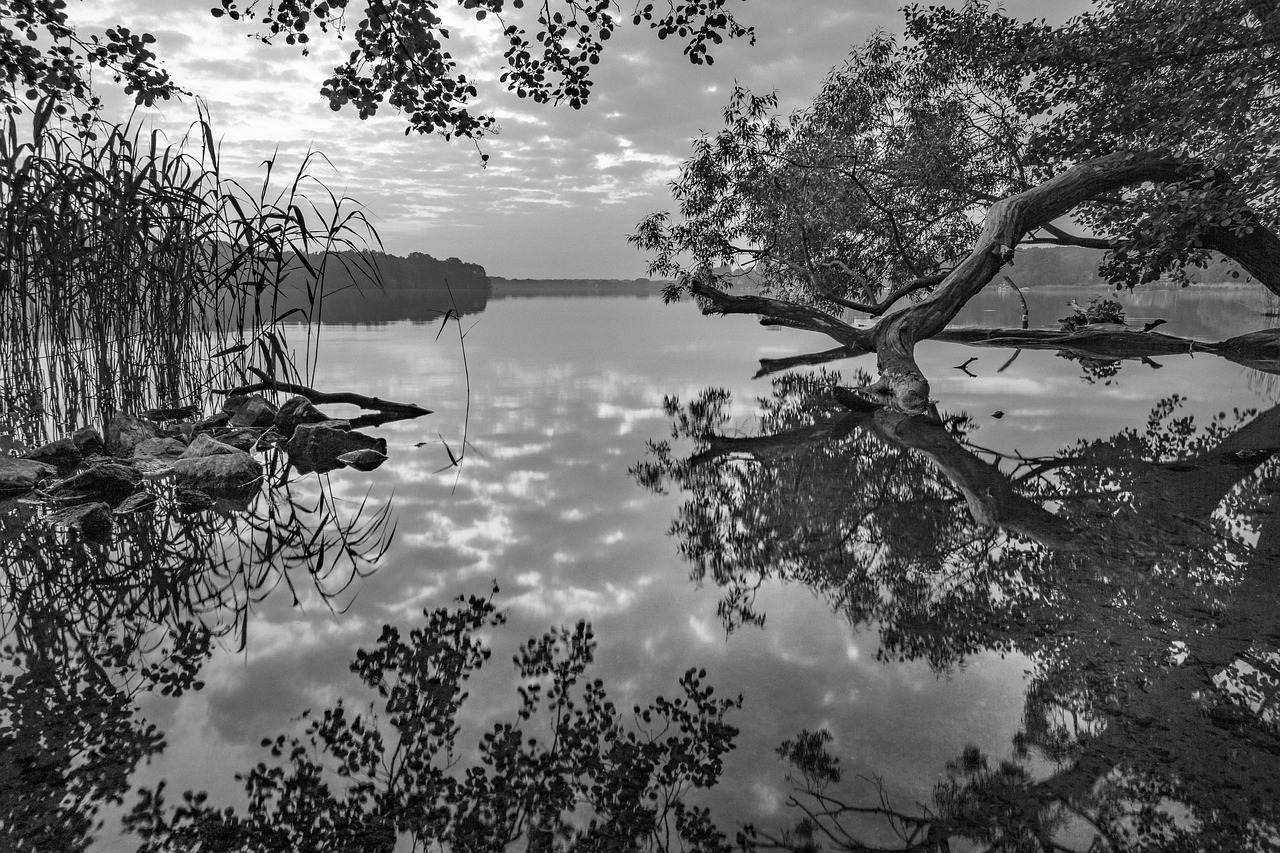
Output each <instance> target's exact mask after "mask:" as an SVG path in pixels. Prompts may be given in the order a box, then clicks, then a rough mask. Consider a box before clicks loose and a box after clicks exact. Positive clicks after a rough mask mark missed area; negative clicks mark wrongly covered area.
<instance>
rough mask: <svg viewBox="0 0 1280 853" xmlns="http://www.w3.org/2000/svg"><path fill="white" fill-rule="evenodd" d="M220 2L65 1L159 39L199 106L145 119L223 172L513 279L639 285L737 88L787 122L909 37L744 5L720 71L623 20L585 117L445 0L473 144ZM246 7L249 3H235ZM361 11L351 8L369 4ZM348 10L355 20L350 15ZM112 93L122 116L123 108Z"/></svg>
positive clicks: (856, 11)
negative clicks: (278, 183) (650, 221)
mask: <svg viewBox="0 0 1280 853" xmlns="http://www.w3.org/2000/svg"><path fill="white" fill-rule="evenodd" d="M211 5H213V3H212V2H211V0H194V2H185V3H184V2H173V0H94V2H92V3H89V4H84V6H82V7H78V8H77V7H73V8H72V10H71V12H72V14H73V15H74V16H75V18H74V20H75V21H76V22H77V23H78V24H79V25H80V26H81V27H82V28H84V30H85V31H86V32H91V31H92V30H93V28H95V27H103V26H107V25H114V24H121V25H124V26H127V27H129V28H130V29H131V30H134V31H147V32H150V33H152V34H153V35H155V36H156V44H155V45H154V46H153V48H154V50H155V52H156V53H157V54H158V56H159V57H160V60H161V61H162V63H163V64H164V65H165V67H166V68H167V69H168V70H169V71H170V73H171V74H172V75H173V76H174V78H175V79H176V81H177V82H178V84H179V85H181V86H182V87H183V88H185V89H187V90H188V91H190V92H191V93H192V94H193V96H194V97H191V98H185V99H183V100H182V101H181V102H167V103H164V104H162V105H160V107H159V108H158V109H152V110H144V111H142V113H141V114H140V116H139V118H140V119H141V120H142V121H144V122H146V123H149V124H153V125H155V126H158V127H160V128H162V129H164V130H165V131H166V133H167V134H168V135H169V136H170V138H174V139H176V138H178V137H180V136H181V135H182V132H183V130H184V128H186V127H188V126H189V125H190V123H191V122H192V120H194V118H195V117H196V106H195V97H198V98H200V99H203V101H204V103H205V104H206V105H207V108H208V111H209V115H210V118H211V120H212V124H213V126H214V130H215V135H216V136H217V137H218V138H219V139H220V140H221V158H222V163H223V168H224V171H226V172H227V173H228V174H229V175H231V176H234V177H238V178H244V179H250V180H252V179H254V178H255V177H256V178H257V180H258V182H259V183H260V180H261V176H262V170H261V168H260V164H261V162H262V161H263V160H265V159H266V158H268V157H270V156H272V154H273V153H276V152H278V156H277V164H278V165H277V169H283V170H284V171H283V174H286V175H292V174H293V172H295V171H296V170H297V168H298V167H299V166H300V164H301V163H302V161H303V159H304V158H305V157H306V154H307V152H308V151H316V152H320V153H322V154H323V155H324V158H325V160H323V161H321V160H312V161H311V171H312V172H313V173H314V174H315V175H316V176H317V177H318V178H320V179H321V180H323V182H324V184H325V185H326V186H327V187H329V188H330V189H333V190H336V191H340V192H343V193H345V194H346V195H347V196H349V197H350V198H352V199H353V200H355V201H357V202H359V203H360V204H361V205H362V206H363V209H364V210H365V212H366V214H367V215H368V217H369V219H370V220H371V222H372V223H373V225H374V227H375V228H376V229H377V231H378V234H379V237H380V239H381V241H382V245H383V247H384V248H385V250H386V251H388V252H391V253H392V254H398V255H407V254H409V253H410V252H425V253H427V254H430V255H433V256H435V257H437V258H442V259H443V258H448V257H459V258H461V259H463V260H465V261H470V262H474V263H479V264H481V265H482V266H484V267H485V269H486V271H487V272H488V273H489V274H490V275H497V276H504V277H508V278H553V277H557V278H558V277H564V278H635V277H639V276H643V275H645V274H646V263H647V259H646V257H645V256H644V255H643V254H642V253H640V252H639V251H637V250H636V249H634V248H632V247H631V246H629V245H628V244H627V242H626V238H627V235H628V234H630V233H631V232H632V231H633V230H634V227H635V225H636V223H637V222H638V221H639V220H640V219H641V218H642V217H644V216H645V215H647V214H649V213H651V212H653V211H655V210H667V209H671V208H672V207H673V205H672V202H671V197H670V188H669V184H670V182H671V181H672V180H673V179H674V178H675V177H676V175H677V173H678V169H679V165H680V163H681V161H682V160H683V159H684V158H685V157H687V156H688V154H689V152H690V145H691V142H692V140H693V139H695V138H696V137H697V136H698V135H699V134H701V133H702V132H704V131H706V132H714V131H715V130H716V129H718V127H719V125H720V122H721V118H720V116H721V112H722V110H723V108H724V105H725V103H726V102H727V99H728V96H729V94H730V92H731V91H732V89H733V87H734V85H735V83H736V84H740V85H743V86H746V87H747V88H749V89H751V90H753V91H756V92H769V91H776V92H777V93H778V97H779V100H780V106H781V109H782V111H783V112H790V111H792V110H795V109H799V108H802V107H803V106H804V105H805V104H806V103H807V102H808V100H809V99H810V98H811V97H812V96H813V94H814V93H816V91H817V89H818V87H819V85H820V83H821V81H822V79H823V78H824V77H825V76H826V74H827V73H828V72H829V71H830V70H831V69H832V68H833V67H836V66H838V65H840V64H841V63H842V61H843V60H844V58H845V57H846V56H847V55H848V52H849V50H850V48H851V47H852V46H854V45H857V44H860V43H861V42H863V41H864V40H865V39H866V38H867V37H868V36H870V35H871V34H872V33H873V32H875V31H876V30H877V29H883V30H886V31H888V32H900V31H901V28H902V16H901V13H900V12H899V11H898V4H897V3H886V2H876V0H744V2H741V3H733V4H732V5H733V6H734V7H735V8H734V12H735V14H736V15H737V16H738V17H739V18H740V20H741V21H742V22H743V23H744V24H746V25H749V26H752V27H754V28H755V32H756V43H755V44H754V45H749V44H747V43H746V42H745V41H742V42H736V43H735V42H728V43H726V44H724V45H721V46H720V48H719V49H718V50H716V51H714V52H713V53H714V57H715V64H714V65H712V66H705V65H704V66H694V65H692V64H690V63H689V62H688V61H687V59H686V58H685V57H684V56H682V55H681V52H680V50H681V48H680V45H679V44H677V43H676V40H668V41H659V40H658V39H657V38H656V37H655V36H654V35H653V34H652V33H651V32H650V31H648V30H644V29H640V28H634V27H631V26H625V27H623V28H621V29H620V30H619V32H618V33H617V34H616V35H615V37H614V38H613V39H612V40H611V41H610V42H609V43H608V45H607V49H606V51H605V54H604V57H603V59H602V61H601V63H600V65H599V66H597V73H596V76H595V80H596V85H595V89H594V95H593V98H592V100H591V102H590V103H588V104H587V106H585V107H584V108H583V109H581V110H576V111H575V110H572V109H570V108H568V107H567V106H559V107H552V106H548V105H539V104H534V103H533V102H531V101H528V100H521V99H518V98H516V97H515V96H514V95H512V94H509V93H507V92H506V91H505V89H504V87H503V85H502V84H501V83H500V82H499V81H498V79H497V78H498V75H499V74H500V73H501V49H502V44H503V43H502V41H501V38H500V36H501V33H500V30H499V29H498V28H497V26H498V25H497V24H495V23H494V21H493V19H492V18H491V19H489V20H488V21H485V22H477V21H474V20H471V19H470V18H468V17H464V16H463V15H462V12H461V10H459V9H457V8H456V6H455V5H454V4H452V3H449V2H448V0H445V3H444V4H442V5H447V6H448V7H449V9H447V10H445V12H446V14H445V18H446V21H449V22H450V24H451V33H452V38H451V41H453V42H455V45H454V47H453V49H452V53H453V54H454V56H455V57H457V58H458V59H459V60H460V64H461V66H462V69H463V70H464V72H465V73H467V74H468V76H469V77H471V78H472V79H474V80H476V81H477V85H478V88H479V89H480V98H479V99H478V100H477V101H476V105H477V106H478V107H479V108H481V109H488V110H490V111H492V112H493V113H494V114H495V115H496V116H497V119H498V123H499V127H500V130H499V132H498V133H497V134H495V135H492V136H488V137H486V138H485V139H484V140H483V141H482V143H481V145H482V148H483V151H484V152H485V153H487V154H489V156H490V160H489V164H488V167H487V168H482V167H481V160H480V155H479V152H477V150H476V148H475V147H474V146H473V145H472V144H471V143H470V142H468V141H466V140H454V141H452V142H449V141H445V140H444V139H442V138H440V137H438V136H420V135H418V134H416V133H414V134H411V135H409V136H405V135H404V128H405V123H404V122H403V121H402V120H401V118H400V117H399V116H398V115H396V114H395V113H394V112H393V111H391V110H385V111H384V113H385V114H384V113H379V114H378V115H377V116H375V117H373V118H371V119H369V120H365V121H361V120H360V119H359V117H358V115H357V114H356V113H355V111H354V110H350V109H343V110H342V111H340V112H333V111H331V110H330V108H329V105H328V102H327V101H326V100H325V99H323V98H321V96H320V94H319V91H320V87H321V84H322V82H323V80H324V79H325V77H326V76H328V73H329V71H330V69H331V68H332V67H333V66H334V65H335V64H337V62H338V61H339V60H340V58H341V57H342V56H343V55H344V54H345V52H346V51H347V50H349V49H350V45H351V44H352V42H351V40H350V39H348V40H347V41H345V42H340V41H338V40H336V39H334V38H332V37H327V36H324V35H323V34H319V33H317V34H315V37H314V38H313V42H312V46H311V47H312V53H311V55H310V56H308V57H303V56H301V54H300V51H299V50H298V48H296V47H291V46H287V45H283V44H280V45H270V46H268V45H263V44H261V43H259V42H257V41H255V40H254V39H252V38H251V37H250V34H251V32H253V31H254V27H253V25H245V24H242V23H234V22H231V21H229V20H228V19H226V18H222V19H215V18H213V17H212V16H211V15H210V14H209V7H210V6H211ZM241 5H242V6H243V5H246V4H243V3H242V4H241ZM359 5H361V4H358V3H357V4H353V6H359ZM1082 5H1083V4H1082V3H1080V2H1074V0H1073V2H1066V3H1054V4H1045V3H1043V2H1036V1H1035V0H1021V2H1013V3H1008V4H1006V6H1007V7H1008V9H1009V11H1010V12H1012V13H1014V14H1018V15H1020V16H1031V15H1034V16H1037V17H1039V16H1044V15H1046V14H1050V15H1051V19H1053V18H1062V17H1066V15H1067V14H1068V13H1069V12H1072V11H1077V10H1079V8H1081V7H1082ZM353 17H355V15H354V14H353ZM109 86H110V84H109V83H108V82H106V81H102V82H101V84H100V88H101V89H102V90H103V91H104V93H107V94H109V95H110V97H109V98H108V102H109V104H110V105H111V108H112V110H113V111H116V112H115V114H118V115H121V116H122V115H124V114H125V113H127V111H128V107H129V105H128V102H127V99H125V98H124V97H123V96H122V95H119V94H118V93H115V94H113V93H111V92H110V89H109Z"/></svg>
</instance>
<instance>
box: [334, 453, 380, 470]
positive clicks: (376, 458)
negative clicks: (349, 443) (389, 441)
mask: <svg viewBox="0 0 1280 853" xmlns="http://www.w3.org/2000/svg"><path fill="white" fill-rule="evenodd" d="M338 461H339V462H341V463H342V464H343V465H346V466H347V467H348V468H355V469H356V470H357V471H372V470H373V469H374V468H377V467H378V466H379V465H381V464H382V463H383V462H386V461H387V454H385V453H379V452H378V451H377V450H374V449H373V448H371V447H367V448H365V449H364V450H349V451H347V452H346V453H341V454H339V455H338Z"/></svg>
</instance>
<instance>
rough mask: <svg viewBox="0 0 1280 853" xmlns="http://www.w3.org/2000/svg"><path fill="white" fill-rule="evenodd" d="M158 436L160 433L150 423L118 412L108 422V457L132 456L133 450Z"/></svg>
mask: <svg viewBox="0 0 1280 853" xmlns="http://www.w3.org/2000/svg"><path fill="white" fill-rule="evenodd" d="M158 435H160V431H159V430H158V429H156V425H155V424H153V423H151V422H150V421H144V420H143V419H142V418H139V417H136V416H134V415H125V414H121V413H119V412H117V413H116V414H114V415H112V416H111V419H110V420H108V421H107V440H106V451H107V455H109V456H126V457H127V456H132V455H133V448H135V447H137V446H138V444H140V443H141V442H143V441H146V440H147V439H148V438H155V437H156V436H158Z"/></svg>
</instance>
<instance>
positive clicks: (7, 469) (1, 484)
mask: <svg viewBox="0 0 1280 853" xmlns="http://www.w3.org/2000/svg"><path fill="white" fill-rule="evenodd" d="M57 473H58V469H56V468H54V467H53V466H52V465H46V464H45V463H44V462H38V461H36V460H35V459H18V458H17V457H15V456H0V495H20V494H22V493H24V492H29V491H31V490H32V489H34V488H35V487H36V486H37V485H39V484H40V481H41V480H43V479H45V478H46V477H52V476H53V475H55V474H57Z"/></svg>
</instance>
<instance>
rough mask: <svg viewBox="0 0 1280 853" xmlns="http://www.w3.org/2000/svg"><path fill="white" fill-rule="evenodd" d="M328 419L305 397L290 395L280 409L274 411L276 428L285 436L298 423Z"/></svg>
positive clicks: (287, 436)
mask: <svg viewBox="0 0 1280 853" xmlns="http://www.w3.org/2000/svg"><path fill="white" fill-rule="evenodd" d="M327 420H330V418H329V416H328V415H326V414H325V413H324V412H322V411H320V410H319V409H317V408H316V407H315V405H314V404H313V403H312V402H311V401H310V400H308V399H307V398H306V397H290V398H289V399H288V400H285V401H284V405H282V406H281V407H280V411H278V412H276V430H277V431H278V432H279V433H280V434H281V435H283V436H284V437H285V438H290V437H292V435H293V431H294V430H295V429H297V428H298V425H299V424H318V423H321V422H323V421H327Z"/></svg>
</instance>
